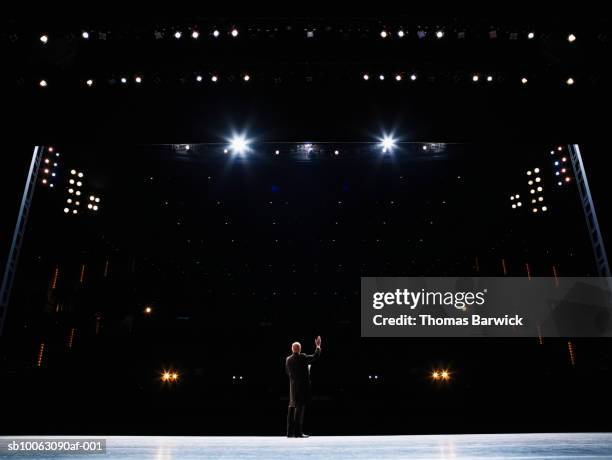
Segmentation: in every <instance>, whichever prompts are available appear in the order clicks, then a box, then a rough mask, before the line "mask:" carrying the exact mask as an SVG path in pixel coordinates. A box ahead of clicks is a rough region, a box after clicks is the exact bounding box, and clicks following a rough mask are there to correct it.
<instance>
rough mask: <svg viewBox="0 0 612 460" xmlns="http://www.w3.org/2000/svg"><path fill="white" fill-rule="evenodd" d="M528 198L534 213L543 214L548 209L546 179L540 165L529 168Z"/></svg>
mask: <svg viewBox="0 0 612 460" xmlns="http://www.w3.org/2000/svg"><path fill="white" fill-rule="evenodd" d="M526 174H527V190H528V191H529V193H528V197H527V199H528V200H529V202H528V203H527V204H528V205H529V209H530V210H531V213H532V214H542V213H546V212H547V211H548V204H547V203H546V201H545V199H544V180H543V174H542V171H541V170H540V168H539V167H536V168H533V169H528V170H527V172H526Z"/></svg>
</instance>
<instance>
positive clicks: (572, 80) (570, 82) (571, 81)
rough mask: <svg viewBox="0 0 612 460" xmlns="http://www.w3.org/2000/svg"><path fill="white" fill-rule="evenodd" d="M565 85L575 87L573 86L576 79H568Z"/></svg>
mask: <svg viewBox="0 0 612 460" xmlns="http://www.w3.org/2000/svg"><path fill="white" fill-rule="evenodd" d="M565 83H566V84H568V85H570V86H571V85H573V84H574V79H573V78H572V77H569V78H568V79H567V80H566V81H565Z"/></svg>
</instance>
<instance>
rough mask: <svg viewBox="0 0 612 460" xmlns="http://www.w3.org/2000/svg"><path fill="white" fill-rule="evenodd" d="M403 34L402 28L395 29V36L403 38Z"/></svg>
mask: <svg viewBox="0 0 612 460" xmlns="http://www.w3.org/2000/svg"><path fill="white" fill-rule="evenodd" d="M404 35H405V34H404V31H403V30H402V29H400V30H398V31H397V36H398V37H399V38H404Z"/></svg>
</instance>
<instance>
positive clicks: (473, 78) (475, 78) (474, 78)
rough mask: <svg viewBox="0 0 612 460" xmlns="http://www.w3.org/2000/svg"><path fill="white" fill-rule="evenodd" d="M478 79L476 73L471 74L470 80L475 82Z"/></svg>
mask: <svg viewBox="0 0 612 460" xmlns="http://www.w3.org/2000/svg"><path fill="white" fill-rule="evenodd" d="M478 80H480V77H479V76H478V74H474V75H472V81H473V82H477V81H478Z"/></svg>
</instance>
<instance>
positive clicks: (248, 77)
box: [243, 74, 251, 81]
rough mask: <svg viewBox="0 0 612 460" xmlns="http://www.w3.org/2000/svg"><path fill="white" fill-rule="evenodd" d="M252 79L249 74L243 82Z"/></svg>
mask: <svg viewBox="0 0 612 460" xmlns="http://www.w3.org/2000/svg"><path fill="white" fill-rule="evenodd" d="M250 79H251V76H250V75H249V74H246V75H245V76H244V77H243V80H244V81H249V80H250Z"/></svg>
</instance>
